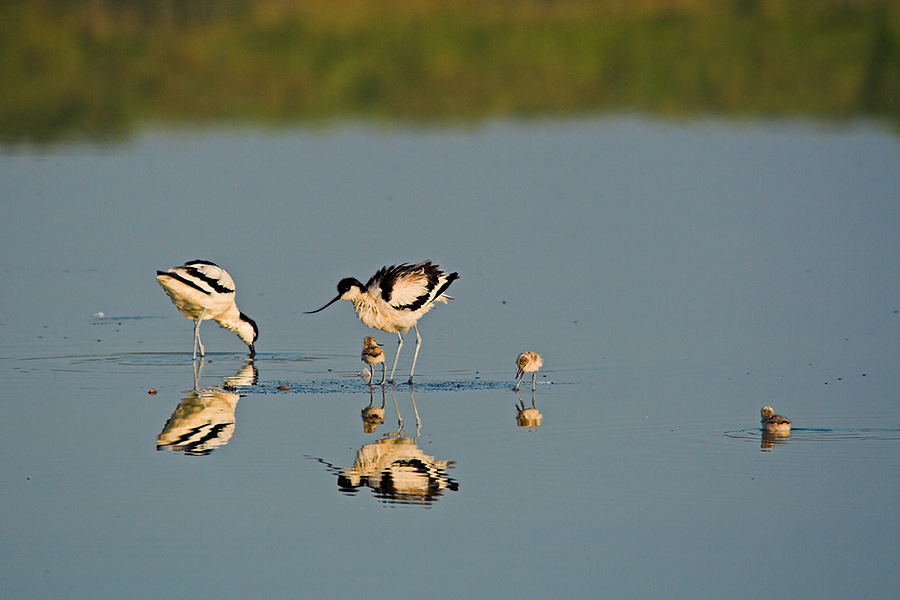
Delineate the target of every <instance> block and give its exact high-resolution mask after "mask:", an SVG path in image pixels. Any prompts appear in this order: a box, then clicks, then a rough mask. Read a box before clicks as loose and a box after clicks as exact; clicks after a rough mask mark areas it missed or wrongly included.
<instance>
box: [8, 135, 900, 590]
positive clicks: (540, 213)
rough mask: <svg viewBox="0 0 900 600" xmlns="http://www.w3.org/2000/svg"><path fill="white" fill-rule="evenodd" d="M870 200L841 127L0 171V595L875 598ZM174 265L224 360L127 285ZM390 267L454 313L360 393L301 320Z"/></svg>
mask: <svg viewBox="0 0 900 600" xmlns="http://www.w3.org/2000/svg"><path fill="white" fill-rule="evenodd" d="M898 190H900V143H898V138H897V136H896V134H895V132H891V131H885V130H881V129H878V128H877V127H874V126H868V125H864V124H862V125H855V124H853V125H847V126H845V127H841V128H833V127H829V128H826V127H820V126H818V125H816V124H812V123H800V122H777V123H765V122H757V123H742V124H733V123H726V122H697V123H679V124H671V123H661V122H656V121H650V120H643V119H637V118H614V119H605V120H596V121H592V120H589V121H571V122H555V121H547V122H543V121H537V122H531V123H527V122H526V123H509V122H507V123H496V124H491V125H488V126H485V127H482V128H473V129H469V130H445V129H437V130H405V129H387V130H378V129H369V128H365V127H355V126H347V127H345V128H340V129H336V130H302V129H301V130H295V131H287V132H264V131H257V130H253V129H246V130H245V129H238V130H224V131H222V130H213V131H209V130H194V131H166V130H157V131H151V132H149V133H146V134H144V135H142V136H141V137H139V138H137V139H135V140H134V141H133V142H131V143H130V144H128V145H123V146H110V147H97V146H79V145H74V146H67V147H63V148H59V149H55V150H40V151H30V150H28V149H23V148H18V149H12V150H10V149H7V151H6V153H5V154H3V155H2V156H0V202H2V208H3V214H4V218H3V220H2V224H0V249H2V252H0V269H2V273H3V278H4V285H3V287H2V291H0V298H2V307H3V308H2V311H0V374H2V381H3V389H4V394H3V396H2V401H0V410H2V418H0V452H2V459H3V469H2V470H0V515H2V519H0V596H2V597H4V598H53V597H57V598H121V597H161V596H162V597H194V596H196V594H197V590H203V592H202V593H203V595H205V596H215V597H220V598H244V597H249V596H261V595H265V596H267V597H334V596H335V595H338V594H341V595H344V594H346V593H348V590H349V591H350V592H349V593H355V592H356V591H359V592H358V593H364V594H365V595H367V596H373V597H388V596H392V595H399V596H408V595H413V594H421V593H423V591H425V590H427V594H428V595H429V596H435V597H441V598H450V597H454V598H456V597H471V598H480V597H488V596H491V597H497V596H500V597H547V596H549V595H551V594H553V595H560V594H561V595H563V596H564V597H663V596H665V597H678V598H721V597H748V598H751V597H752V598H763V597H766V598H779V597H784V598H797V597H808V598H842V597H847V596H850V597H864V596H865V597H871V598H879V597H880V598H885V597H892V596H893V595H895V594H896V590H897V589H898V587H900V571H898V569H897V565H898V564H900V478H898V471H900V402H898V399H900V398H898V390H900V385H898V384H900V367H898V365H900V361H898V359H900V314H898V310H900V235H898V231H900V195H898ZM194 258H205V259H209V260H213V261H216V262H218V263H219V264H220V265H222V266H225V267H226V268H227V269H228V270H229V271H230V272H231V274H232V275H233V276H234V278H235V280H236V282H237V286H238V304H239V305H240V307H241V309H242V310H243V311H244V312H245V313H247V314H249V315H250V316H252V317H253V318H254V319H255V320H256V321H257V323H258V324H259V327H260V330H261V335H260V338H259V341H258V343H257V350H258V352H259V354H258V357H257V360H256V361H255V362H254V363H252V364H249V363H248V362H247V361H246V358H245V350H244V346H243V344H241V342H240V341H239V340H238V339H237V338H236V337H235V336H234V335H233V334H231V333H230V332H227V331H224V330H221V329H219V328H218V327H217V326H216V325H215V324H213V323H211V322H207V323H206V324H204V326H203V327H202V328H201V333H202V337H203V340H204V344H205V345H206V348H207V351H208V353H209V354H208V356H207V359H206V360H205V361H203V364H202V369H199V370H198V371H195V369H194V367H192V364H191V359H190V347H191V335H192V333H191V323H190V322H189V321H188V320H187V319H185V318H183V317H182V316H180V315H179V314H178V312H177V311H176V310H175V309H174V307H173V306H172V305H171V303H170V302H169V300H168V299H167V297H166V296H165V294H164V293H163V292H162V290H161V289H159V287H158V285H157V284H156V281H155V277H154V271H155V270H156V269H163V268H168V267H170V266H173V265H176V264H181V263H182V262H184V261H185V260H189V259H194ZM424 259H433V260H435V261H437V262H438V263H439V264H441V265H442V266H444V267H445V268H448V269H450V270H454V271H458V272H459V273H460V277H461V278H460V280H459V281H457V282H455V283H454V284H453V287H452V288H451V290H450V291H451V294H452V295H453V296H454V297H455V298H456V299H455V300H454V301H452V302H451V303H450V304H449V305H447V306H444V305H439V306H437V307H436V308H435V309H434V311H432V312H431V313H429V314H428V315H427V316H426V317H425V318H424V319H423V320H422V321H421V327H420V331H421V333H422V337H423V340H424V342H423V346H422V351H421V354H420V356H419V362H418V365H417V368H416V371H417V374H418V375H420V376H421V379H420V381H419V383H418V384H417V385H416V386H415V387H414V388H413V389H410V388H409V387H408V386H405V385H398V386H396V387H393V388H391V387H389V388H387V389H386V390H384V391H382V390H381V389H380V388H379V389H376V390H374V392H373V391H370V390H369V388H368V387H367V386H366V385H365V384H364V383H363V382H362V380H361V379H360V378H359V377H358V372H359V371H360V370H361V369H362V363H361V362H360V360H359V352H360V350H361V348H362V338H363V336H365V335H367V334H369V333H370V331H369V330H367V329H366V328H365V327H364V326H363V325H362V324H361V323H359V322H358V321H357V320H356V318H355V316H354V315H353V312H352V309H351V307H350V306H349V304H348V303H340V304H337V305H335V306H332V307H331V308H329V309H327V310H326V311H323V312H322V313H319V314H316V315H304V314H302V312H303V311H307V310H312V309H315V308H318V307H319V306H321V305H322V304H324V303H325V302H326V301H327V300H330V299H331V298H332V297H333V296H334V293H335V285H336V284H337V282H338V281H339V280H340V279H341V278H343V277H350V276H353V277H357V278H359V279H362V280H365V279H366V278H368V277H369V276H370V275H371V274H372V273H374V272H375V270H376V269H377V268H379V267H381V266H382V265H385V264H394V263H399V262H403V261H419V260H424ZM376 338H377V339H378V340H379V341H380V342H381V343H382V344H383V345H384V346H385V349H386V351H387V354H388V361H389V362H390V361H392V360H393V356H394V352H395V350H396V339H395V338H394V337H392V336H391V335H388V334H384V333H380V332H378V333H377V334H376ZM412 348H413V345H412V344H411V343H410V344H408V345H407V346H405V348H404V351H403V354H402V355H401V358H400V367H398V370H399V371H400V372H401V377H402V376H403V374H404V373H408V369H409V365H410V363H411V360H412ZM526 349H533V350H537V351H539V352H541V354H542V355H543V356H544V368H543V369H542V370H541V372H540V373H539V377H538V386H537V391H536V393H535V394H534V396H533V397H532V394H531V391H530V387H529V386H526V387H525V389H524V390H523V391H520V393H519V395H518V396H517V395H516V394H515V393H514V392H513V391H512V390H511V382H512V377H513V375H514V372H515V367H514V364H513V362H514V360H515V357H516V355H517V354H518V353H519V352H520V351H522V350H526ZM195 377H196V378H197V382H198V385H197V386H196V387H197V389H196V390H195V389H194V388H195ZM284 386H287V387H288V389H282V388H284ZM149 390H156V391H157V393H156V394H154V395H151V394H149V393H148V391H149ZM520 401H521V402H522V403H523V404H519V403H520ZM532 403H533V406H534V407H536V408H537V410H538V411H539V412H540V414H541V420H540V423H539V424H537V423H535V422H533V421H532V422H530V423H522V425H524V426H520V423H519V422H518V421H517V414H518V413H517V406H519V407H520V409H521V407H522V406H524V407H525V408H531V407H532ZM765 404H770V405H772V406H774V407H775V409H776V410H777V411H778V412H779V413H782V414H785V415H787V416H789V417H790V418H791V419H792V420H793V422H794V424H795V430H794V432H793V434H792V435H791V436H790V438H787V439H781V438H777V439H765V438H764V437H763V436H761V434H760V431H759V428H758V425H759V422H758V415H759V409H760V407H761V406H763V405H765ZM370 405H371V406H372V407H374V408H375V409H376V410H375V411H374V412H375V417H377V418H382V419H383V422H381V423H379V424H377V427H376V429H375V431H374V432H371V433H367V432H366V423H365V422H364V419H363V418H362V411H363V410H364V409H367V408H368V407H369V406H370ZM382 407H383V408H384V412H383V413H380V412H379V410H380V409H381V408H382ZM367 412H368V413H369V415H370V417H371V414H372V412H373V411H372V409H368V411H367ZM377 418H376V419H375V422H377V420H378V419H377ZM373 423H374V422H373ZM369 429H371V425H370V426H369ZM190 432H192V433H193V439H194V441H195V442H194V443H188V444H180V443H179V442H177V441H175V440H178V439H181V438H183V437H185V436H188V437H190V435H189V433H190Z"/></svg>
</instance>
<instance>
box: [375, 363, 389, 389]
mask: <svg viewBox="0 0 900 600" xmlns="http://www.w3.org/2000/svg"><path fill="white" fill-rule="evenodd" d="M386 372H387V369H385V367H384V362H382V363H381V383H379V384H378V385H384V375H385V373H386ZM372 375H373V376H374V375H375V365H372Z"/></svg>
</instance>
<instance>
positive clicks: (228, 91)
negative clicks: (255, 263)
mask: <svg viewBox="0 0 900 600" xmlns="http://www.w3.org/2000/svg"><path fill="white" fill-rule="evenodd" d="M898 7H900V0H868V1H866V0H811V1H799V0H793V1H792V0H719V1H714V0H605V1H602V0H601V1H594V2H588V1H585V0H483V1H477V0H395V1H389V0H377V1H375V0H202V1H198V0H157V1H150V0H83V1H74V0H4V2H2V4H0V143H6V144H10V143H13V144H15V143H22V142H28V143H51V142H56V141H60V140H66V139H106V140H110V139H122V138H127V137H128V136H129V135H131V134H132V133H133V132H134V131H136V130H139V129H140V128H141V127H144V126H148V125H152V124H158V123H161V122H162V123H165V124H174V125H194V124H200V125H205V124H209V123H222V122H233V123H245V122H249V123H252V124H271V125H272V126H281V125H284V124H291V123H297V122H321V121H325V122H328V121H337V120H364V121H384V122H395V121H401V122H414V123H439V124H444V123H453V122H472V121H479V120H483V119H490V118H504V117H514V118H517V117H532V116H535V117H536V116H551V117H556V116H577V115H586V114H603V113H611V112H640V113H649V114H655V115H661V116H663V117H676V118H684V117H686V118H692V117H703V116H714V117H725V118H743V117H770V116H773V117H800V118H812V119H821V120H841V119H850V118H873V119H877V120H885V121H889V122H890V123H892V124H893V125H894V126H896V125H897V124H900V8H898Z"/></svg>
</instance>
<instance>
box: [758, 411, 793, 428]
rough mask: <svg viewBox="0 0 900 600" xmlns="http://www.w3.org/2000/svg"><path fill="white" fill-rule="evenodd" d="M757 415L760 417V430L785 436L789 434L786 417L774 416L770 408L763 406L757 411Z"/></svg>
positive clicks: (789, 424) (788, 423) (789, 426)
mask: <svg viewBox="0 0 900 600" xmlns="http://www.w3.org/2000/svg"><path fill="white" fill-rule="evenodd" d="M759 414H760V416H761V419H760V422H761V423H762V428H763V429H764V430H765V431H766V433H781V434H785V433H790V432H791V422H790V421H789V420H788V419H787V417H782V416H781V415H776V414H775V411H774V410H772V407H771V406H763V407H762V409H761V410H760V411H759Z"/></svg>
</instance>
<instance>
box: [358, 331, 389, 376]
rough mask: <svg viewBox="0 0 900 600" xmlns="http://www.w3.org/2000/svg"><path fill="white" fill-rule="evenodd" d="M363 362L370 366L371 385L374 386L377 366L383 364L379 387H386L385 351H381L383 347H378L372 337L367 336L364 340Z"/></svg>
mask: <svg viewBox="0 0 900 600" xmlns="http://www.w3.org/2000/svg"><path fill="white" fill-rule="evenodd" d="M362 361H363V362H364V363H366V365H368V366H369V381H368V384H369V385H372V380H373V379H375V365H377V364H378V363H381V382H380V384H379V385H384V350H382V349H381V346H379V345H378V342H376V341H375V338H373V337H372V336H371V335H367V336H366V338H365V339H364V340H363V350H362Z"/></svg>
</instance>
